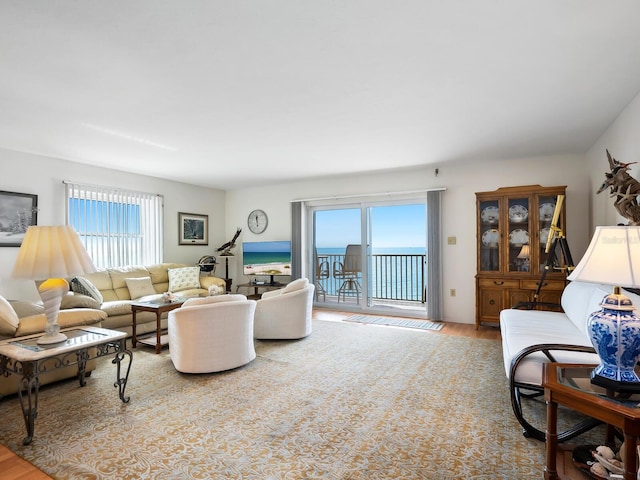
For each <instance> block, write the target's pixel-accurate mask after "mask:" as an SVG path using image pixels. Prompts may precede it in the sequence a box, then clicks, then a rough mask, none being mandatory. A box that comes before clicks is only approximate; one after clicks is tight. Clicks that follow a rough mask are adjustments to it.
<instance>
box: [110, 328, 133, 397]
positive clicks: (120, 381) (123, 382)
mask: <svg viewBox="0 0 640 480" xmlns="http://www.w3.org/2000/svg"><path fill="white" fill-rule="evenodd" d="M124 342H126V340H124V341H123V344H122V345H123V347H124V345H125V344H124ZM125 355H127V356H128V357H129V364H128V365H127V372H126V373H125V375H124V377H123V376H122V375H121V367H122V359H123V358H124V356H125ZM132 362H133V355H132V354H131V351H129V350H126V349H125V350H122V351H121V352H118V353H116V356H115V358H114V359H113V360H112V361H111V363H115V364H116V367H117V368H116V383H114V384H113V386H114V387H117V388H118V396H119V397H120V400H122V401H123V402H124V403H128V402H129V398H130V397H125V395H124V391H125V389H126V388H127V380H129V372H130V371H131V363H132Z"/></svg>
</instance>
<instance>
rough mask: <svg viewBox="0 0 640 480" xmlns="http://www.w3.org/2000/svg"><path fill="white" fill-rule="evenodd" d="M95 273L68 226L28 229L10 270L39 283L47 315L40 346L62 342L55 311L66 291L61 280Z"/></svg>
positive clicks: (58, 309)
mask: <svg viewBox="0 0 640 480" xmlns="http://www.w3.org/2000/svg"><path fill="white" fill-rule="evenodd" d="M95 271H96V267H95V266H94V265H93V262H92V261H91V258H90V257H89V254H88V253H87V251H86V249H85V248H84V245H82V242H81V241H80V237H79V236H78V234H77V233H76V232H75V230H74V229H73V227H71V226H70V225H61V226H31V227H29V228H28V229H27V233H26V234H25V236H24V240H22V245H21V246H20V250H18V258H17V260H16V264H15V267H14V269H13V276H14V277H16V278H28V279H30V280H35V281H42V280H44V281H43V282H42V283H41V284H40V285H39V287H38V292H39V293H40V298H42V302H43V304H44V309H45V314H46V316H47V326H46V327H45V334H44V335H43V336H42V337H40V338H39V339H38V343H39V344H51V343H59V342H64V341H65V340H66V338H67V337H66V335H64V334H63V333H60V325H58V312H59V311H60V303H61V302H62V298H63V297H64V296H65V295H66V293H67V292H68V291H69V284H68V282H67V281H66V280H65V279H64V277H71V276H74V275H83V274H85V273H92V272H95Z"/></svg>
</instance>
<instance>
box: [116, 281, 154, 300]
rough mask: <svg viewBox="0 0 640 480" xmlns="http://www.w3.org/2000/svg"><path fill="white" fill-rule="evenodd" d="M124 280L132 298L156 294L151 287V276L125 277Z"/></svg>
mask: <svg viewBox="0 0 640 480" xmlns="http://www.w3.org/2000/svg"><path fill="white" fill-rule="evenodd" d="M124 281H125V282H126V284H127V288H128V289H129V295H130V296H131V299H132V300H137V299H139V298H141V297H146V296H147V295H155V294H156V289H155V288H153V283H151V277H137V278H125V279H124Z"/></svg>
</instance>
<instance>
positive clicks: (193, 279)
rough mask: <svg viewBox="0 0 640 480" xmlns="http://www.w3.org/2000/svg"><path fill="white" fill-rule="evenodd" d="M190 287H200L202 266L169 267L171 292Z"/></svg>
mask: <svg viewBox="0 0 640 480" xmlns="http://www.w3.org/2000/svg"><path fill="white" fill-rule="evenodd" d="M190 288H200V267H183V268H170V269H169V291H170V292H179V291H180V290H188V289H190Z"/></svg>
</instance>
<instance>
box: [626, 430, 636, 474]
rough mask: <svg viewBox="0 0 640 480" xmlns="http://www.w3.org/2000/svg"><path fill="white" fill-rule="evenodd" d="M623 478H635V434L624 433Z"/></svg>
mask: <svg viewBox="0 0 640 480" xmlns="http://www.w3.org/2000/svg"><path fill="white" fill-rule="evenodd" d="M624 453H625V457H624V458H625V459H626V460H627V461H626V462H625V463H624V480H636V478H637V477H636V475H637V474H636V470H637V468H638V465H637V461H636V436H635V435H629V434H627V433H625V434H624Z"/></svg>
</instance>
